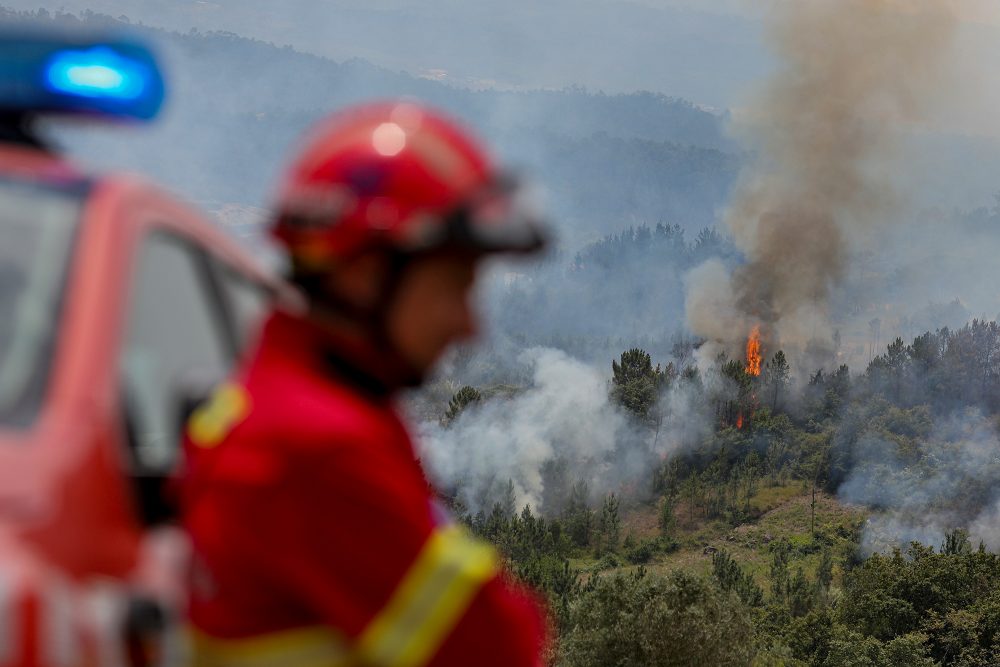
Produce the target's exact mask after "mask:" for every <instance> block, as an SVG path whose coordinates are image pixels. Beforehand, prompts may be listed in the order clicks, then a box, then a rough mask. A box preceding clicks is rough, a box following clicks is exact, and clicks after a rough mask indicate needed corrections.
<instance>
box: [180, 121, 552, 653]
mask: <svg viewBox="0 0 1000 667" xmlns="http://www.w3.org/2000/svg"><path fill="white" fill-rule="evenodd" d="M519 192H520V191H519V189H518V188H516V187H515V186H514V184H513V182H512V180H511V179H509V178H507V177H506V176H505V175H504V174H503V173H501V172H500V171H499V170H498V169H497V168H496V167H495V165H494V164H493V163H492V162H491V160H490V159H489V157H487V155H486V154H485V153H484V151H483V149H482V148H481V147H480V146H479V145H478V144H477V143H476V142H475V141H474V140H473V139H472V138H471V137H470V136H469V135H468V134H466V132H465V131H464V130H463V129H462V128H460V127H458V126H457V125H456V124H454V123H453V122H452V121H451V120H449V119H447V118H446V117H444V116H443V115H441V114H440V113H438V112H436V111H434V110H432V109H429V108H426V107H424V106H422V105H418V104H415V103H412V102H399V103H386V104H376V105H365V106H360V107H356V108H352V109H349V110H347V111H344V112H342V113H339V114H336V115H334V116H333V117H332V118H330V119H329V120H328V121H326V122H325V123H323V124H321V125H320V126H319V127H318V129H317V130H316V132H315V134H314V135H313V136H312V137H311V138H309V140H308V141H307V142H306V145H305V147H304V150H303V151H302V152H301V154H300V155H299V157H298V159H297V160H295V161H294V163H293V164H292V166H291V168H290V170H289V171H288V173H287V175H286V178H285V180H284V184H283V186H282V189H281V190H280V194H279V201H278V205H277V210H276V215H275V222H274V225H273V235H274V236H275V237H276V238H277V239H278V241H280V243H281V244H283V246H284V247H285V248H286V249H287V251H288V255H289V258H290V265H291V269H290V276H291V280H292V282H293V283H294V284H296V285H297V286H298V287H299V288H301V291H302V292H303V294H304V295H305V297H306V302H307V306H306V307H305V308H304V309H303V310H302V312H291V311H290V310H289V309H284V310H280V309H279V310H276V311H275V312H274V313H272V314H271V315H270V317H269V319H268V320H267V321H266V323H265V325H264V328H263V331H262V333H261V336H260V340H259V343H258V345H257V347H256V349H255V352H253V353H252V354H251V355H250V356H249V358H248V359H247V360H246V361H245V363H243V364H242V366H241V369H240V370H239V371H238V372H237V373H236V375H235V376H234V378H233V379H232V380H231V381H230V382H228V383H226V384H225V385H223V386H222V387H221V388H220V389H218V390H217V391H216V392H215V394H214V396H213V397H212V398H211V399H210V400H209V401H208V402H207V403H206V404H205V405H204V406H203V407H202V408H200V409H199V410H198V411H197V412H196V413H195V414H194V416H193V417H192V419H191V421H190V422H189V426H188V429H187V437H186V443H185V447H186V451H187V458H188V461H189V463H188V464H187V469H186V473H185V476H184V478H183V480H182V482H181V490H182V494H181V495H182V505H183V510H184V522H185V525H186V527H187V529H188V530H189V531H190V534H191V537H192V542H193V547H194V561H193V565H192V574H191V602H190V620H191V625H192V629H191V637H192V651H193V655H194V663H195V664H196V665H206V666H209V665H218V666H226V667H229V666H234V667H235V666H239V665H248V666H250V665H253V666H254V667H264V666H269V665H275V666H276V667H277V666H280V667H294V666H296V665H316V666H319V665H325V666H332V665H371V666H375V667H378V666H386V667H388V666H397V665H398V666H406V667H418V666H422V665H431V666H439V665H440V666H445V665H484V666H490V665H497V666H499V665H504V666H505V667H516V666H520V665H525V666H532V667H534V666H535V665H540V664H541V652H542V650H543V643H544V622H543V615H542V614H541V611H540V608H539V606H538V605H537V603H536V601H535V599H534V597H533V596H531V595H530V594H528V593H527V592H525V591H524V590H523V589H521V588H520V587H519V586H518V585H517V584H516V583H514V582H512V581H510V580H509V579H508V578H506V577H504V576H503V575H502V574H501V572H500V570H499V567H498V561H497V555H496V553H495V552H494V551H493V549H492V548H491V547H489V546H488V545H487V544H484V543H482V542H479V541H477V540H475V539H474V538H472V537H471V536H470V535H469V534H467V533H466V531H465V530H463V529H462V528H461V527H459V526H458V525H456V524H455V523H454V522H453V521H452V520H451V519H450V518H449V517H448V515H447V513H446V512H445V511H443V510H442V509H441V507H440V506H439V505H438V504H437V503H436V501H435V500H434V497H433V495H432V493H431V491H430V490H429V486H428V484H427V482H426V481H425V477H424V473H423V471H422V469H421V466H420V463H419V462H418V461H417V459H416V457H415V453H414V447H413V443H412V441H411V439H410V437H409V435H408V434H407V430H406V428H405V427H404V425H403V423H402V422H401V421H400V417H399V415H398V413H397V411H396V409H395V408H394V398H395V397H396V395H397V393H398V392H399V390H400V389H402V388H405V387H413V386H417V385H418V384H420V382H421V380H422V379H423V378H424V377H425V376H426V374H427V373H428V371H429V370H430V368H431V367H432V366H433V364H434V363H435V361H436V360H437V359H438V358H439V357H440V355H441V354H442V352H443V351H444V350H445V348H446V347H447V346H448V345H449V344H451V343H453V342H455V341H458V340H461V339H464V338H467V337H469V336H471V335H473V333H474V332H475V329H476V322H475V318H474V315H473V312H472V310H471V306H470V296H471V290H472V287H473V283H474V278H475V272H476V267H477V265H478V264H479V262H480V260H481V259H482V258H483V257H484V256H486V255H490V254H493V253H530V252H534V251H537V250H539V249H540V248H541V247H542V245H543V233H542V231H541V225H540V224H539V222H538V220H537V219H536V218H535V216H533V215H532V214H531V213H530V209H529V208H528V207H526V206H524V205H523V201H522V199H523V198H522V197H521V196H520V194H519Z"/></svg>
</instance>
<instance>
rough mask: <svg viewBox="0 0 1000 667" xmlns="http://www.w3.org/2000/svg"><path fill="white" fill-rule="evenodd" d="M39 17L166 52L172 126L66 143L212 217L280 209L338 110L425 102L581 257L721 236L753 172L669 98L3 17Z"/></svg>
mask: <svg viewBox="0 0 1000 667" xmlns="http://www.w3.org/2000/svg"><path fill="white" fill-rule="evenodd" d="M29 18H30V19H32V20H36V21H42V22H48V23H50V24H51V23H56V24H66V25H74V26H77V27H79V26H84V27H94V26H104V27H107V26H110V27H111V28H113V29H124V28H128V29H130V30H132V31H137V32H139V33H140V34H144V35H146V36H147V37H149V38H151V39H152V40H153V41H154V42H156V43H157V44H159V46H160V48H161V50H162V51H163V53H164V56H165V60H166V62H167V64H168V66H169V72H168V73H169V74H170V81H171V88H172V93H171V96H170V100H169V102H168V107H167V111H166V114H165V117H164V119H163V121H162V122H161V123H159V124H157V125H156V126H154V127H153V128H151V129H142V130H141V131H139V130H134V131H129V132H123V131H122V130H121V129H120V128H115V129H114V130H113V131H112V130H101V129H88V128H82V127H72V128H68V129H62V130H60V133H59V136H60V139H61V141H62V143H63V144H64V145H65V146H67V147H68V148H69V149H70V151H71V152H72V153H74V154H76V155H78V156H80V157H81V158H82V159H84V160H86V161H88V162H92V163H95V164H98V165H100V166H105V167H114V168H122V167H125V168H128V169H134V170H137V171H141V172H143V173H145V174H148V175H150V176H152V177H153V178H155V179H157V180H159V181H162V182H164V183H166V184H167V185H168V186H169V187H171V188H173V189H175V190H178V191H180V192H181V193H183V194H185V195H186V196H187V197H189V198H191V199H194V200H196V201H198V202H200V203H203V204H205V205H207V207H208V208H211V209H217V208H220V207H221V206H222V205H225V204H238V205H244V206H246V205H249V206H266V205H267V203H268V200H269V197H270V195H271V192H272V188H273V187H274V185H273V184H274V182H275V179H276V178H277V175H278V173H279V171H280V169H281V167H282V165H283V164H284V162H285V160H286V156H287V155H288V153H289V151H290V150H291V147H292V146H294V145H295V143H296V142H297V141H298V140H299V137H300V136H301V134H302V133H303V132H304V131H305V130H306V129H307V128H308V127H309V126H310V125H311V124H312V123H313V122H314V121H315V120H316V119H318V118H319V117H321V116H322V115H324V114H325V113H327V112H329V110H331V109H335V108H338V107H340V106H342V105H344V104H347V103H351V102H356V101H359V100H365V99H372V98H385V97H399V96H413V97H417V98H420V99H423V100H426V101H428V102H430V103H432V104H435V105H439V106H441V107H443V108H445V109H447V110H449V111H450V112H452V113H453V114H455V115H457V116H459V117H461V118H463V119H464V120H466V121H467V122H468V123H470V124H471V125H473V126H475V127H477V128H479V129H480V130H481V131H482V132H483V133H484V134H485V135H486V137H487V138H488V139H489V140H490V141H491V143H492V144H494V145H495V146H496V148H497V150H498V152H499V153H500V154H501V155H502V156H503V157H504V158H505V159H506V161H508V162H510V163H512V164H514V165H516V166H519V167H521V168H522V170H523V171H525V172H527V173H528V174H529V175H530V176H532V177H533V178H534V180H536V181H537V182H538V183H539V184H540V185H541V188H542V189H543V190H544V191H545V192H546V193H547V198H548V201H549V208H550V209H551V210H552V212H553V217H554V218H555V220H556V221H557V223H558V224H559V227H560V230H561V231H562V237H563V240H564V241H565V242H567V243H568V244H569V245H570V247H574V246H575V245H577V244H578V243H579V242H581V241H582V240H589V239H590V238H593V237H595V236H598V235H600V234H603V233H605V232H606V231H608V230H610V229H615V228H617V227H618V226H619V225H620V222H621V221H623V220H628V221H642V220H646V221H650V222H656V221H659V220H668V221H669V222H671V223H676V224H680V225H682V226H683V227H685V228H688V229H689V230H690V231H692V232H693V231H695V230H696V229H698V228H700V227H703V226H706V225H711V224H714V223H715V218H716V211H717V210H718V209H719V208H720V207H721V206H722V205H723V202H724V201H725V200H726V197H727V196H728V192H729V190H730V188H731V187H732V184H733V182H734V181H735V177H736V173H737V171H738V168H739V164H740V160H741V159H740V157H739V155H738V154H737V153H735V152H734V149H733V145H732V143H731V141H730V140H729V139H728V138H726V137H725V135H724V132H723V129H722V128H723V124H724V119H723V118H722V117H720V116H718V115H714V114H711V113H708V112H706V111H703V110H701V109H698V108H697V107H695V106H694V105H692V104H691V103H689V102H686V101H684V100H680V99H675V98H671V97H667V96H664V95H659V94H652V93H634V94H628V95H603V94H598V93H590V92H587V91H585V90H583V89H579V88H570V89H566V90H560V91H543V90H538V91H526V92H504V91H498V90H489V89H484V90H470V89H466V88H457V87H452V86H449V85H446V84H444V83H441V82H437V81H432V80H427V79H422V78H417V77H414V76H411V75H409V74H405V73H401V72H392V71H389V70H387V69H384V68H380V67H377V66H374V65H372V64H371V63H368V62H366V61H363V60H357V59H354V60H347V61H342V62H335V61H333V60H329V59H326V58H322V57H318V56H314V55H310V54H307V53H302V52H299V51H296V50H294V49H292V48H290V47H278V46H275V45H273V44H269V43H265V42H261V41H257V40H252V39H247V38H243V37H239V36H237V35H235V34H233V33H199V32H191V33H186V34H180V33H176V32H169V31H165V30H161V29H157V28H150V27H146V26H135V25H127V24H125V23H124V22H123V21H118V20H116V19H113V18H111V17H108V16H102V15H97V14H92V13H85V14H84V15H83V16H82V18H81V17H77V16H75V15H72V14H48V13H46V14H44V15H35V14H33V15H31V16H30V17H27V16H25V15H23V14H18V13H16V12H13V11H12V10H3V9H0V19H2V20H4V21H6V22H11V21H17V20H28V19H29Z"/></svg>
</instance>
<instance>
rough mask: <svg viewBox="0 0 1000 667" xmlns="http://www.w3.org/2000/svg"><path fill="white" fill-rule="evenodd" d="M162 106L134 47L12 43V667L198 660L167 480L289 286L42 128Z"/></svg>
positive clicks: (0, 249)
mask: <svg viewBox="0 0 1000 667" xmlns="http://www.w3.org/2000/svg"><path fill="white" fill-rule="evenodd" d="M162 99H163V80H162V76H161V74H160V72H159V69H158V68H157V66H156V63H155V60H154V58H153V57H152V55H151V54H150V52H149V51H148V50H147V49H145V48H144V47H143V46H141V45H140V44H138V43H136V42H132V41H129V40H127V39H126V40H122V39H90V38H88V39H84V38H81V37H80V36H66V35H55V36H54V35H45V34H40V33H25V32H24V31H19V32H16V33H7V34H2V35H0V667H15V666H16V667H29V666H30V667H41V666H44V667H76V666H82V665H100V666H102V667H103V666H105V665H107V666H110V667H116V666H119V665H121V666H126V665H164V664H175V663H176V662H177V661H178V660H180V659H181V658H180V656H179V655H178V654H177V652H176V651H177V647H176V646H175V643H174V642H172V641H171V640H170V635H171V633H172V632H174V631H175V628H173V625H172V619H173V617H174V614H173V612H172V610H175V609H177V606H178V605H179V604H181V603H182V601H181V600H180V597H179V595H180V593H179V591H180V587H179V586H178V585H177V582H178V581H179V576H180V575H181V572H180V570H181V569H182V568H183V561H184V539H183V536H182V535H181V534H180V533H179V532H178V531H177V530H176V529H175V528H173V527H172V526H171V523H170V518H171V512H170V503H169V502H168V495H169V494H165V493H164V487H165V481H166V480H167V479H168V477H169V475H170V473H171V472H172V470H173V468H174V465H175V463H176V456H177V443H178V439H179V433H180V429H181V426H182V423H183V421H184V417H185V414H186V413H187V412H188V410H189V408H190V406H192V405H193V404H194V403H195V402H196V401H197V400H198V399H199V398H200V397H201V396H203V395H204V393H205V392H207V390H208V388H209V386H210V385H211V384H212V383H213V382H214V381H216V380H217V379H219V378H221V377H223V376H224V375H225V373H226V371H227V370H228V369H229V368H230V366H231V365H232V364H233V362H234V360H235V358H236V357H237V355H238V354H239V352H240V350H241V349H242V348H243V346H244V345H245V344H246V342H247V338H248V336H250V335H252V333H251V332H252V331H253V326H254V323H255V322H256V320H257V318H258V316H259V315H260V314H261V313H262V310H263V308H264V307H265V306H266V303H267V301H268V300H269V299H270V298H272V296H273V295H274V294H275V293H277V291H279V290H280V289H281V287H280V284H279V283H278V281H276V279H275V278H274V277H273V276H271V275H270V274H268V273H267V272H266V271H264V270H262V269H261V268H260V267H259V266H258V264H257V263H256V262H255V261H253V259H252V258H251V257H250V256H249V255H248V253H247V252H246V251H244V250H243V249H242V248H241V247H239V246H238V245H237V243H236V242H234V241H233V240H232V239H230V238H229V237H228V236H227V235H226V234H225V233H224V232H223V231H221V230H220V229H218V228H217V227H215V226H213V225H212V224H211V223H209V222H208V221H207V220H206V219H205V218H204V217H203V216H202V215H200V214H199V213H198V212H196V211H194V210H192V209H191V208H190V207H188V206H186V205H184V204H183V203H181V202H179V201H178V200H177V199H175V198H173V197H171V196H169V195H167V194H165V193H164V192H162V191H160V190H158V189H157V188H155V187H153V186H151V185H149V184H147V183H145V182H143V181H141V180H138V179H136V178H133V177H128V176H118V175H93V174H89V173H86V172H85V171H82V170H80V169H78V168H77V167H75V166H73V165H72V164H70V163H69V162H68V161H67V160H66V159H64V158H62V157H60V156H58V155H56V154H54V153H53V152H52V151H51V150H49V149H48V148H47V147H46V146H45V145H44V143H43V142H42V141H41V140H39V138H38V137H37V135H36V133H35V132H34V130H33V124H34V122H35V120H36V119H38V118H40V117H42V116H52V115H64V114H71V115H77V116H80V115H82V116H90V117H93V118H95V119H97V120H116V119H131V120H144V119H149V118H152V117H153V116H154V115H155V114H156V112H157V110H158V109H159V107H160V104H161V102H162ZM172 628H173V629H172Z"/></svg>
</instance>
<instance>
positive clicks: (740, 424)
mask: <svg viewBox="0 0 1000 667" xmlns="http://www.w3.org/2000/svg"><path fill="white" fill-rule="evenodd" d="M736 428H743V413H742V412H741V413H740V414H738V415H737V416H736Z"/></svg>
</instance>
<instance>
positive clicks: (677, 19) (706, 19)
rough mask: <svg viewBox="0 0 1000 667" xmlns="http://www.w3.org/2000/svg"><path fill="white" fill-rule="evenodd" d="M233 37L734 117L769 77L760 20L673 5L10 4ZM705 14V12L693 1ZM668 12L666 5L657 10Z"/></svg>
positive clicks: (135, 0) (256, 0)
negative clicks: (729, 111)
mask: <svg viewBox="0 0 1000 667" xmlns="http://www.w3.org/2000/svg"><path fill="white" fill-rule="evenodd" d="M3 4H4V5H6V6H9V7H13V8H16V9H21V10H27V9H30V10H33V9H36V8H38V7H47V8H48V9H49V10H50V11H51V10H56V9H58V10H62V11H72V12H77V13H79V12H81V11H84V10H94V11H98V12H102V13H104V14H109V15H111V16H115V17H118V16H127V17H128V18H129V19H130V20H131V21H132V22H133V23H137V22H142V23H145V24H146V25H154V26H159V27H163V28H167V29H169V30H177V31H179V32H182V33H186V32H187V31H188V30H190V29H191V28H195V29H198V30H201V31H211V30H229V31H233V32H236V33H238V34H240V35H244V36H247V37H253V38H257V39H263V40H266V41H271V42H274V43H276V44H279V45H284V44H290V45H292V46H294V47H295V48H297V49H300V50H303V51H308V52H310V53H316V54H319V55H322V56H326V57H329V58H334V59H336V60H347V59H350V58H354V57H360V58H364V59H366V60H368V61H370V62H373V63H376V64H378V65H381V66H383V67H388V68H389V69H391V70H404V71H407V72H410V73H412V74H415V75H421V74H424V75H427V76H437V77H443V78H444V80H445V81H450V82H452V83H455V84H459V85H464V86H471V87H477V86H490V87H497V86H499V87H518V88H521V89H527V88H540V87H548V88H562V87H563V86H566V85H569V84H580V85H585V86H587V87H588V88H591V89H594V90H604V91H607V92H609V93H618V92H631V91H635V90H643V89H645V90H655V91H665V92H670V93H672V94H675V95H679V96H682V97H685V98H687V99H691V100H694V101H695V102H697V103H699V104H707V105H712V106H714V107H718V108H726V107H728V106H731V105H733V104H734V99H735V98H737V97H738V95H739V94H740V93H741V92H742V91H743V88H744V87H745V86H746V84H747V82H749V81H754V80H757V79H759V78H760V77H761V76H762V75H763V74H764V72H766V71H767V68H768V67H769V54H768V51H767V49H766V48H765V40H764V38H763V34H762V33H763V28H762V24H761V22H760V21H759V20H754V19H751V18H747V17H741V16H733V15H726V14H721V13H711V12H709V11H705V7H704V5H706V4H708V3H697V8H694V7H686V8H679V7H668V6H664V5H666V4H667V3H665V2H663V1H662V0H657V1H656V2H641V1H639V2H637V1H636V0H546V1H545V2H537V1H536V0H505V1H504V2H494V1H492V0H491V1H485V0H419V1H417V0H365V1H364V2H358V1H357V0H323V1H322V2H317V1H316V0H283V1H282V2H273V1H270V0H170V1H169V2H157V1H155V0H153V1H151V0H4V2H3ZM691 4H695V3H691ZM653 5H658V6H653Z"/></svg>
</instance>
